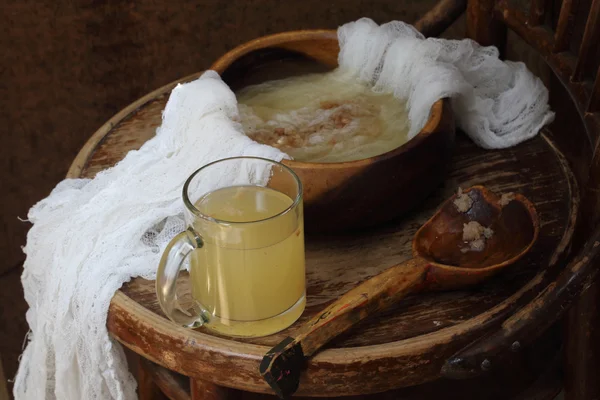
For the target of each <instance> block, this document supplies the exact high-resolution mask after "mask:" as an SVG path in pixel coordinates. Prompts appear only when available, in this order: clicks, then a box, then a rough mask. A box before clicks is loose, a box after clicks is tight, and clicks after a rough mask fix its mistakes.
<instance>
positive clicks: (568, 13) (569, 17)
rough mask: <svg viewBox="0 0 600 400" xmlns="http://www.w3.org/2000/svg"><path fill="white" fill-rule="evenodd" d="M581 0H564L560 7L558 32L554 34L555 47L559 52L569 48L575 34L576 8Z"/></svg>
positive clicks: (555, 50)
mask: <svg viewBox="0 0 600 400" xmlns="http://www.w3.org/2000/svg"><path fill="white" fill-rule="evenodd" d="M578 3H579V0H563V2H562V6H561V7H560V14H559V17H558V23H557V25H556V33H555V35H554V49H553V51H554V52H556V53H558V52H561V51H566V50H568V48H569V40H571V35H572V34H573V22H574V21H575V10H576V9H577V5H578Z"/></svg>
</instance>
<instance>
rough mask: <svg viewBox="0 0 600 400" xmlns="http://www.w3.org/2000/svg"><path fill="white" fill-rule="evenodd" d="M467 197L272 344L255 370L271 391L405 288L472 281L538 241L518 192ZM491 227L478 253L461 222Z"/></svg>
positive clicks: (286, 388) (476, 192)
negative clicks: (405, 256)
mask: <svg viewBox="0 0 600 400" xmlns="http://www.w3.org/2000/svg"><path fill="white" fill-rule="evenodd" d="M464 194H466V195H468V196H469V198H470V199H471V201H472V204H471V206H470V207H469V208H468V210H467V211H466V212H460V211H459V210H458V208H457V206H456V204H455V203H454V200H455V199H456V198H457V195H454V196H452V197H451V198H450V199H448V200H447V201H446V202H444V204H443V205H442V206H441V208H440V209H439V210H438V211H437V212H436V213H435V215H434V216H433V217H431V218H430V219H429V220H428V221H427V222H426V223H425V224H424V225H423V226H422V227H421V228H420V229H419V231H418V232H417V233H416V235H415V237H414V239H413V258H412V259H410V260H407V261H405V262H403V263H401V264H398V265H396V266H394V267H391V268H389V269H387V270H386V271H384V272H382V273H381V274H379V275H377V276H375V277H373V278H370V279H368V280H366V281H364V282H363V283H361V284H360V285H359V286H357V287H355V288H354V289H352V290H350V291H349V292H348V293H346V294H345V295H343V296H342V297H341V298H339V299H338V300H336V301H335V302H334V303H332V304H331V305H330V306H328V307H327V308H326V309H325V310H323V312H321V313H319V314H318V315H317V316H315V317H314V318H313V319H311V320H310V321H308V322H307V323H306V324H305V325H304V326H303V327H302V328H301V329H300V330H299V331H298V333H297V334H296V335H295V337H293V338H292V337H288V338H286V339H284V340H283V341H282V342H280V343H279V344H278V345H276V346H275V347H273V348H272V349H271V350H270V351H269V352H268V353H267V354H266V355H265V356H264V358H263V360H262V362H261V364H260V372H261V374H262V376H263V377H264V378H265V380H266V381H267V382H268V383H269V385H270V386H271V387H272V388H273V390H274V391H275V393H276V394H277V395H278V396H279V397H281V398H286V397H288V396H290V395H291V394H293V393H294V392H295V391H296V389H297V388H298V384H299V378H300V372H301V370H302V367H303V366H304V364H305V362H306V358H307V357H310V356H312V355H313V354H314V353H315V352H316V351H317V350H319V349H320V348H321V347H322V346H323V345H324V344H326V343H327V342H329V341H330V340H331V339H333V338H334V337H336V336H338V335H339V334H341V333H342V332H345V331H346V330H348V329H349V328H351V327H352V326H353V325H355V324H356V323H358V322H359V321H361V320H363V319H364V318H366V317H367V316H370V315H373V314H375V313H377V312H379V311H381V310H383V309H385V308H387V307H389V306H391V305H392V304H394V303H397V302H398V301H399V300H401V299H402V298H403V297H405V296H406V295H407V294H409V293H413V292H416V291H421V290H448V289H456V288H461V287H465V286H468V285H473V284H476V283H479V282H481V281H483V280H484V279H486V278H488V277H489V276H491V275H492V274H494V273H496V272H498V271H500V270H502V269H503V268H505V267H508V266H510V265H511V264H513V263H515V262H516V261H517V260H518V259H520V258H521V257H523V255H525V254H526V253H527V252H528V251H529V249H531V246H533V244H534V243H535V241H536V239H537V237H538V233H539V221H538V217H537V213H536V211H535V208H534V207H533V205H532V204H531V203H530V202H529V200H527V199H526V198H525V197H523V196H521V195H519V194H515V195H514V196H512V197H511V198H510V200H509V198H508V197H507V198H501V197H499V196H497V195H495V194H494V193H492V192H491V191H489V190H487V189H486V188H485V187H482V186H474V187H472V188H470V189H468V190H465V191H464ZM471 221H476V222H478V223H479V224H480V225H482V226H483V227H489V228H490V229H492V231H493V234H492V236H491V237H490V238H488V239H485V246H484V248H483V250H481V251H473V250H471V249H470V246H469V244H468V243H465V241H464V240H463V229H464V226H465V224H467V223H469V222H471Z"/></svg>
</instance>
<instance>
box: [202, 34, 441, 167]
mask: <svg viewBox="0 0 600 400" xmlns="http://www.w3.org/2000/svg"><path fill="white" fill-rule="evenodd" d="M315 39H322V40H335V41H336V42H338V36H337V30H334V29H306V30H295V31H286V32H280V33H273V34H269V35H265V36H261V37H258V38H255V39H252V40H249V41H247V42H245V43H242V44H240V45H238V46H236V47H234V48H233V49H231V50H229V51H228V52H227V53H225V54H224V55H222V56H221V57H219V58H218V59H217V60H216V61H215V62H214V63H213V64H212V65H211V66H210V68H209V69H211V70H213V71H215V72H217V73H218V74H219V75H221V74H222V73H223V72H224V71H225V70H226V69H227V68H228V67H229V66H231V64H232V63H233V62H234V61H236V60H238V59H240V58H241V57H242V56H244V55H246V54H249V53H250V52H252V51H255V50H260V49H265V48H269V47H275V46H277V45H280V44H285V43H293V42H301V41H306V40H315ZM338 43H339V42H338ZM443 106H444V98H442V99H439V100H436V101H435V102H434V103H433V105H432V106H431V109H430V110H429V116H428V118H427V122H426V123H425V125H424V126H423V128H421V130H420V131H419V133H417V134H416V135H415V136H414V137H413V138H412V139H410V140H408V141H407V142H406V143H404V144H402V145H401V146H399V147H396V148H394V149H391V150H389V151H387V152H385V153H382V154H378V155H376V156H372V157H368V158H362V159H360V160H354V161H342V162H331V163H325V162H309V161H298V160H292V159H284V160H282V163H283V164H285V165H287V166H289V167H291V168H297V169H314V168H321V169H337V168H340V167H365V166H367V165H371V164H373V163H376V162H381V161H385V160H388V159H390V158H395V157H397V156H399V155H400V154H404V153H407V152H408V151H410V150H412V149H413V148H414V147H416V146H418V145H419V144H420V143H422V142H423V141H424V140H425V139H426V138H427V137H429V136H431V135H432V134H433V133H435V132H437V131H438V128H439V127H440V124H441V119H442V114H443Z"/></svg>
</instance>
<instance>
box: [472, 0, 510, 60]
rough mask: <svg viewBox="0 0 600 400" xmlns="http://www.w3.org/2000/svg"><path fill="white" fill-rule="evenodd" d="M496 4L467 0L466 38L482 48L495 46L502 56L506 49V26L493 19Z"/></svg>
mask: <svg viewBox="0 0 600 400" xmlns="http://www.w3.org/2000/svg"><path fill="white" fill-rule="evenodd" d="M496 5H497V2H496V1H494V0H477V1H476V0H469V1H468V2H467V37H469V38H471V39H473V40H475V41H476V42H478V43H479V44H481V45H482V46H496V47H498V50H500V55H501V56H502V55H503V54H504V52H505V47H506V34H507V31H506V26H505V25H504V24H503V23H502V22H500V21H498V20H497V19H496V18H494V12H495V8H496Z"/></svg>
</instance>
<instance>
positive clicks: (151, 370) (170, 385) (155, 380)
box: [138, 357, 191, 400]
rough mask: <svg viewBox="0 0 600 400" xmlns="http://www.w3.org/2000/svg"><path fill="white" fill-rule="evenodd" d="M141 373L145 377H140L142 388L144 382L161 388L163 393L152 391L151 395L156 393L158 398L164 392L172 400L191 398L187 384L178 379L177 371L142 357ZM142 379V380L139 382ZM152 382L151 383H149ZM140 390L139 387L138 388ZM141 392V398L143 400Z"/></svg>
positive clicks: (187, 399)
mask: <svg viewBox="0 0 600 400" xmlns="http://www.w3.org/2000/svg"><path fill="white" fill-rule="evenodd" d="M139 374H140V375H142V376H144V378H145V381H144V379H140V378H138V387H140V388H141V386H142V383H145V384H146V386H148V387H154V389H155V390H156V388H160V391H162V393H152V394H150V396H152V395H154V396H156V398H157V399H158V398H163V397H160V396H161V395H163V394H164V396H165V397H166V398H168V399H170V400H191V396H190V394H189V393H188V392H187V390H186V388H185V385H183V383H182V382H181V381H180V380H178V379H176V377H175V373H174V372H171V371H169V370H167V369H166V368H163V367H161V366H159V365H156V364H154V363H152V362H151V361H149V360H146V359H144V358H143V357H140V372H139ZM139 381H142V382H139ZM148 382H150V383H151V385H149V384H148ZM138 390H139V389H138ZM148 398H149V399H153V397H148ZM143 399H144V398H143V397H142V395H141V393H140V400H143Z"/></svg>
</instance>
